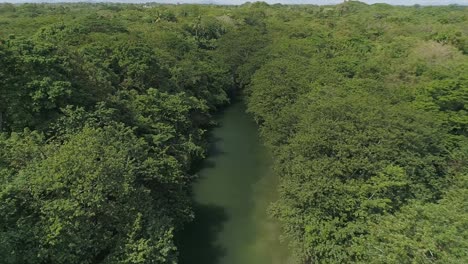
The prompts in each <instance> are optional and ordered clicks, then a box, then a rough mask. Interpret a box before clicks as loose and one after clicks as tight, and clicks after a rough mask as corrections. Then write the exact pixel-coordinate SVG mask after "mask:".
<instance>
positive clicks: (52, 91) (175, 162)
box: [0, 2, 468, 264]
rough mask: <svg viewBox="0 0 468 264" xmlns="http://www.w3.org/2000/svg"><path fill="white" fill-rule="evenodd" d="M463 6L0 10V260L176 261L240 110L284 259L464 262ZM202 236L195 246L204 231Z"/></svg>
mask: <svg viewBox="0 0 468 264" xmlns="http://www.w3.org/2000/svg"><path fill="white" fill-rule="evenodd" d="M467 18H468V9H467V8H466V7H462V6H455V5H453V6H442V7H421V6H413V7H396V6H390V5H386V4H374V5H366V4H363V3H359V2H347V3H344V4H340V5H336V6H312V5H297V6H287V5H267V4H265V3H247V4H244V5H241V6H210V5H207V6H201V5H157V4H149V5H126V4H22V5H12V4H0V259H1V261H2V263H5V264H12V263H24V264H28V263H31V264H32V263H39V264H45V263H54V264H55V263H57V264H59V263H60V264H61V263H63V264H65V263H67V264H68V263H83V264H86V263H89V264H92V263H135V264H136V263H161V264H162V263H177V256H178V254H179V253H178V250H177V245H176V243H175V237H174V236H175V234H176V233H177V232H183V227H184V225H185V224H186V223H188V222H189V221H191V220H192V219H193V218H194V217H196V216H195V215H194V214H193V212H192V209H191V200H190V195H189V190H190V186H191V183H192V182H193V181H194V179H195V176H193V173H192V170H193V165H194V164H196V163H197V162H198V161H200V160H202V159H203V158H204V157H205V156H206V139H207V133H206V132H207V131H209V129H210V127H212V126H213V125H215V124H214V122H213V114H214V113H216V112H217V111H218V110H219V109H221V108H222V107H224V106H225V105H227V104H229V102H230V100H231V98H232V97H233V96H241V97H243V98H245V100H246V101H247V105H248V111H249V112H250V113H251V114H252V115H253V116H254V118H255V120H256V122H257V123H258V124H259V129H260V132H261V135H262V139H263V141H264V142H265V144H266V145H267V146H268V148H269V149H270V150H271V153H272V155H273V159H274V172H275V173H277V174H278V175H279V176H280V186H279V191H280V199H279V200H278V201H277V202H276V203H274V204H273V205H272V206H271V207H270V213H271V215H272V217H275V218H276V219H278V220H279V221H280V223H281V225H282V228H283V238H284V240H285V241H288V242H289V247H290V249H291V251H292V252H293V253H294V255H295V256H296V257H297V259H298V261H299V262H300V263H301V264H302V263H303V264H307V263H467V262H468V202H467V201H468V188H467V187H468V178H467V176H468V164H467V163H468V139H467V136H468V131H467V126H468V112H467V108H468V69H467V66H468V56H467V55H468V21H467ZM200 239H202V238H200Z"/></svg>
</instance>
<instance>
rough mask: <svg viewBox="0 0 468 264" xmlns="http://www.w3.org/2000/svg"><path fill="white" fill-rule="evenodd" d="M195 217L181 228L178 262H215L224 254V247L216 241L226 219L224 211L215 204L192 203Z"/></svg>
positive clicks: (204, 263) (189, 263) (192, 263)
mask: <svg viewBox="0 0 468 264" xmlns="http://www.w3.org/2000/svg"><path fill="white" fill-rule="evenodd" d="M194 211H195V215H196V218H195V220H194V221H193V222H192V223H190V224H188V225H187V226H186V228H185V229H184V230H183V233H184V235H183V236H184V237H183V239H182V241H181V242H180V243H179V251H180V252H183V254H181V255H180V258H179V263H180V264H194V263H203V264H217V263H219V261H220V260H221V258H223V257H224V256H225V254H226V249H225V248H223V247H222V246H221V245H219V244H217V243H216V240H217V236H218V233H219V232H221V230H222V229H223V225H224V222H226V221H227V220H228V216H227V214H226V211H225V210H224V209H223V208H222V207H219V206H216V205H201V204H196V205H194Z"/></svg>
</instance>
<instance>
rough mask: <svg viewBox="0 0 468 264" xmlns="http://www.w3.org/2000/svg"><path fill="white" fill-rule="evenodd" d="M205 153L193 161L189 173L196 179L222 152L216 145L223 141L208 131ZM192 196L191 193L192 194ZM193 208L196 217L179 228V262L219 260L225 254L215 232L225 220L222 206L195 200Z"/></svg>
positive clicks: (213, 262)
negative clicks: (205, 155) (196, 160)
mask: <svg viewBox="0 0 468 264" xmlns="http://www.w3.org/2000/svg"><path fill="white" fill-rule="evenodd" d="M208 138H209V143H208V144H209V145H208V149H207V156H208V157H209V158H207V159H205V160H202V161H200V162H198V163H197V164H194V166H193V167H192V173H193V174H196V175H198V177H200V178H198V179H197V181H200V180H201V178H203V175H200V174H198V173H199V172H200V171H201V170H202V169H209V168H214V167H216V159H217V157H219V156H221V155H223V154H225V152H224V151H223V150H221V148H220V147H219V146H218V145H219V144H220V142H222V141H223V139H222V138H221V137H217V136H215V135H213V134H212V133H210V135H209V136H208ZM191 195H192V196H194V194H193V193H192V194H191ZM193 211H194V213H195V219H194V220H193V221H192V222H191V223H189V224H187V225H186V226H185V228H184V229H183V230H181V232H180V234H179V236H178V238H179V239H178V248H179V252H182V253H183V254H180V255H179V264H194V263H203V264H218V263H219V262H220V260H221V259H222V258H223V257H224V256H225V255H226V249H225V248H224V247H223V246H222V245H220V244H218V243H217V242H216V241H217V238H218V234H219V233H220V232H221V231H222V230H223V227H224V223H225V222H226V221H228V220H229V219H228V215H227V212H226V210H225V208H223V207H221V206H217V205H214V204H201V203H198V202H196V201H195V202H194V204H193Z"/></svg>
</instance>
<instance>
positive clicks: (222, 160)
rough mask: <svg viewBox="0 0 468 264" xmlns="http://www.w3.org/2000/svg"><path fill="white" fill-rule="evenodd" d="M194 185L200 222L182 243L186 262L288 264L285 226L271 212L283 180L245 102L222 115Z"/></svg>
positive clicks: (182, 259) (182, 257)
mask: <svg viewBox="0 0 468 264" xmlns="http://www.w3.org/2000/svg"><path fill="white" fill-rule="evenodd" d="M218 122H219V127H217V128H215V129H214V130H213V133H212V137H211V138H212V141H211V147H210V151H209V156H208V159H207V160H206V161H205V162H204V164H203V166H202V169H201V171H200V172H199V175H200V178H199V180H198V181H197V182H196V183H195V184H194V187H193V196H194V197H193V198H194V200H195V203H196V205H195V214H196V218H195V221H194V222H193V223H191V224H189V225H188V226H187V228H186V229H185V230H184V232H183V237H182V239H181V242H180V263H181V264H287V263H288V262H289V261H288V259H287V258H288V254H287V250H286V246H285V245H283V244H281V243H280V242H279V240H278V237H279V233H280V230H279V227H278V225H277V224H276V223H275V222H274V221H273V220H271V219H270V218H269V217H268V215H267V208H268V205H269V204H270V203H271V202H272V201H274V200H275V198H276V186H277V179H276V177H275V176H274V174H273V173H271V170H270V164H271V163H270V162H271V160H270V156H269V155H268V153H267V151H266V149H265V148H264V147H263V146H262V144H261V143H260V141H259V137H258V132H257V127H256V124H255V123H254V122H253V121H252V119H251V117H250V116H249V115H248V114H246V113H245V106H244V104H243V103H234V104H233V105H231V106H230V107H229V108H227V109H226V110H225V111H224V112H223V114H222V115H221V116H220V118H219V120H218Z"/></svg>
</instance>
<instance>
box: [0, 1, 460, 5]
mask: <svg viewBox="0 0 468 264" xmlns="http://www.w3.org/2000/svg"><path fill="white" fill-rule="evenodd" d="M87 1H91V2H128V3H135V2H138V3H144V2H160V3H171V4H177V3H214V4H233V5H239V4H243V3H245V2H247V1H246V0H128V1H126V0H0V2H9V3H25V2H87ZM263 1H264V2H267V3H270V4H274V3H282V4H337V3H341V2H343V0H263ZM250 2H255V0H250ZM361 2H365V3H368V4H374V3H387V4H392V5H415V4H420V5H448V4H459V5H468V0H361Z"/></svg>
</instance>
